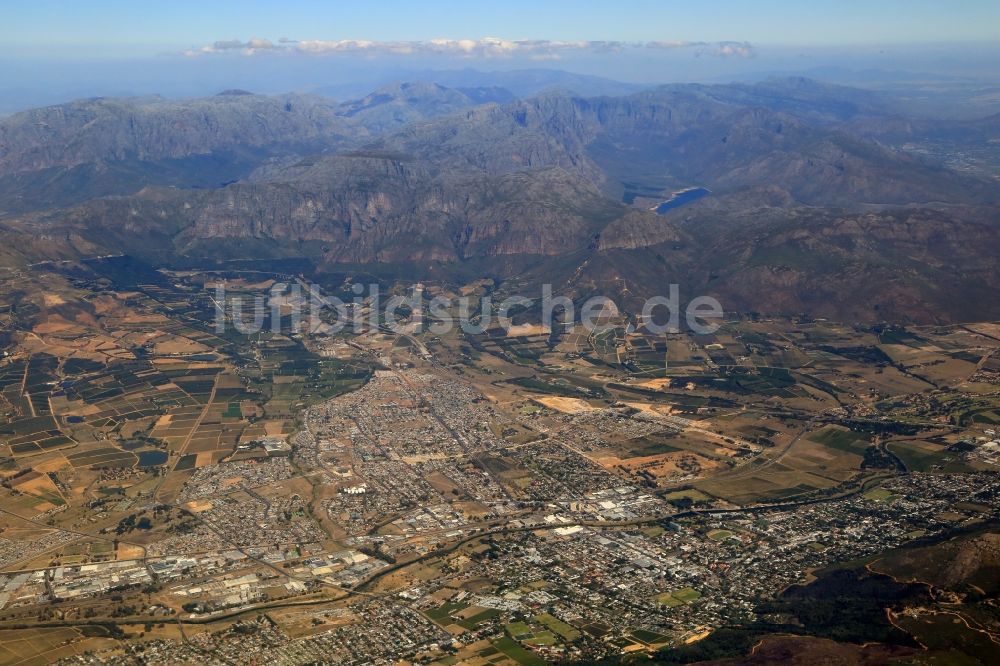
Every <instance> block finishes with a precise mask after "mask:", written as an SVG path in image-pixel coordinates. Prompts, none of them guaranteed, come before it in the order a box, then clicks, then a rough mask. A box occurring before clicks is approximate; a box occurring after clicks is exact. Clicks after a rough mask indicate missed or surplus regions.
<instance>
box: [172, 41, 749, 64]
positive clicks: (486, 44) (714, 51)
mask: <svg viewBox="0 0 1000 666" xmlns="http://www.w3.org/2000/svg"><path fill="white" fill-rule="evenodd" d="M639 49H653V50H673V49H692V50H693V52H694V53H695V55H713V56H720V57H741V58H746V57H750V56H752V55H753V46H752V45H751V44H750V43H749V42H689V41H681V40H674V41H669V40H664V41H651V42H645V43H643V42H621V41H559V40H550V39H501V38H499V37H483V38H480V39H443V38H442V39H429V40H420V41H377V40H370V39H336V40H329V39H304V40H294V39H289V38H287V37H282V38H280V39H279V40H278V41H277V43H275V42H272V41H270V40H268V39H261V38H257V37H255V38H252V39H250V40H248V41H246V42H243V41H240V40H238V39H232V40H223V41H218V42H215V43H214V44H212V45H210V46H203V47H201V48H194V49H190V50H188V51H185V52H184V55H187V56H203V55H211V54H218V53H234V52H235V53H242V54H244V55H256V54H259V53H306V54H314V55H322V54H338V53H350V54H361V55H369V56H374V55H382V54H387V55H414V54H443V55H453V56H457V57H462V58H505V57H512V56H526V57H529V58H531V59H534V60H553V59H558V58H559V57H561V56H562V55H563V54H567V53H620V52H622V51H626V50H639Z"/></svg>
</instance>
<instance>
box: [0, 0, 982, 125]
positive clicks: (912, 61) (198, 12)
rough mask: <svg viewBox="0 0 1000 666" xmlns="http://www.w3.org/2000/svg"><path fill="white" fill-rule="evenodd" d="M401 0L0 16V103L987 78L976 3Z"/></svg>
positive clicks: (42, 7) (32, 8)
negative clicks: (423, 78) (422, 0)
mask: <svg viewBox="0 0 1000 666" xmlns="http://www.w3.org/2000/svg"><path fill="white" fill-rule="evenodd" d="M406 9H407V8H406V6H405V3H400V2H387V3H381V4H380V5H379V8H378V10H377V11H376V10H375V9H373V8H371V7H368V8H362V7H359V6H355V5H352V4H349V3H339V2H337V3H314V2H306V1H301V0H300V1H296V2H291V3H285V4H284V5H283V6H282V7H281V8H278V7H276V6H274V5H270V4H268V3H262V2H250V3H235V2H219V3H212V4H211V5H206V4H205V3H194V2H186V1H184V2H178V3H173V4H172V5H171V6H170V8H159V7H149V8H147V7H142V8H138V7H135V6H131V5H129V4H127V3H124V2H118V1H107V2H97V3H89V4H87V5H86V6H84V5H79V6H78V5H75V4H72V3H66V2H58V1H49V2H38V3H33V4H31V5H27V6H24V7H19V8H18V11H17V12H16V13H14V15H12V16H9V17H7V19H6V20H5V21H4V23H3V25H2V26H0V100H2V101H0V113H11V112H14V111H17V110H21V109H24V108H29V107H32V106H37V105H42V104H51V103H58V102H62V101H67V100H70V99H74V98H79V97H90V96H131V95H145V94H153V93H156V94H163V95H166V96H169V97H183V96H201V95H209V94H213V93H214V92H218V91H219V90H223V89H227V88H234V87H240V88H246V89H249V90H252V91H254V92H260V93H278V92H288V91H302V92H309V91H314V92H322V93H326V94H333V95H334V96H338V97H339V96H342V95H343V96H351V95H360V94H363V93H364V92H366V91H367V90H369V89H371V88H373V87H375V86H377V85H381V84H383V83H386V82H389V81H394V80H401V79H406V78H413V77H414V76H416V75H418V74H420V73H422V72H423V73H426V72H431V71H441V70H462V69H474V70H479V71H487V72H488V71H508V70H518V69H529V68H530V69H535V68H547V69H558V70H564V71H567V72H572V73H575V74H584V75H595V76H601V77H606V78H610V79H614V80H618V81H625V82H629V83H637V84H644V85H650V84H662V83H672V82H693V81H697V82H729V81H733V80H754V79H760V78H764V77H766V76H768V75H771V74H776V73H777V74H789V73H802V74H806V75H815V74H817V73H818V74H819V78H825V79H828V80H838V81H842V82H847V83H852V84H859V83H861V84H864V83H870V82H872V81H876V82H880V83H885V82H899V81H900V80H910V81H912V80H917V79H919V80H923V81H928V80H932V81H936V82H940V81H951V80H956V79H957V80H961V81H964V82H966V83H975V84H985V85H991V84H996V83H997V82H998V79H1000V74H998V72H997V70H996V67H995V65H994V63H995V62H996V61H997V58H998V56H1000V48H998V46H997V38H998V37H1000V27H998V26H1000V7H998V6H997V5H996V3H990V2H979V1H967V2H961V3H958V5H957V6H955V5H952V6H949V7H947V8H945V7H943V6H941V5H939V4H937V3H930V2H896V1H893V2H886V3H879V6H877V7H873V6H871V5H869V4H865V3H860V2H847V3H821V4H817V5H815V6H808V7H806V6H801V5H800V4H799V3H794V2H787V1H785V0H771V1H769V2H764V3H755V4H753V5H751V4H749V3H739V2H721V3H712V4H711V5H708V4H697V5H690V4H688V3H678V2H656V3H654V2H646V1H642V0H632V1H630V2H625V3H616V4H615V5H614V6H613V7H612V6H610V5H607V6H605V5H602V4H599V3H568V2H563V1H558V2H550V3H545V4H544V5H543V6H541V7H538V6H535V5H533V4H531V3H528V2H523V1H520V0H518V1H515V2H509V3H505V4H504V6H503V7H502V8H491V7H488V6H477V7H475V8H470V7H469V6H468V5H467V4H463V3H457V2H450V1H445V2H433V3H428V4H426V5H423V6H422V7H421V11H420V12H417V13H414V12H411V11H406ZM778 15H780V16H781V17H782V20H781V21H776V20H774V17H775V16H778ZM620 17H626V19H628V20H625V21H621V20H616V19H620ZM629 17H632V18H629Z"/></svg>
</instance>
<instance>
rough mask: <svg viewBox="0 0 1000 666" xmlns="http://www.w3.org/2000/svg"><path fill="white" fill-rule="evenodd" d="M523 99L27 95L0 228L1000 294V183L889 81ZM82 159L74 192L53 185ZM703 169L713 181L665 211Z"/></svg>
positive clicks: (851, 288) (328, 266)
mask: <svg viewBox="0 0 1000 666" xmlns="http://www.w3.org/2000/svg"><path fill="white" fill-rule="evenodd" d="M508 97H509V93H506V92H505V91H502V90H498V89H479V90H464V91H460V90H454V89H449V88H445V87H442V86H440V85H436V84H400V85H394V86H389V87H387V88H384V89H381V90H379V91H376V92H374V93H372V94H370V95H368V96H366V97H365V98H362V99H359V100H355V101H351V102H345V103H341V104H336V103H333V102H330V101H328V100H323V99H319V98H310V97H300V96H285V97H274V98H272V97H259V96H254V95H247V94H241V93H239V92H238V91H233V92H230V93H228V94H225V95H221V96H218V97H216V98H212V99H209V100H196V101H192V102H168V101H165V100H160V99H154V100H129V101H115V100H92V101H88V102H81V103H78V104H75V105H66V106H64V107H53V108H49V109H43V110H37V111H32V112H27V113H26V114H19V115H18V116H15V117H13V118H11V119H7V120H6V121H3V122H2V123H0V137H2V138H3V139H2V142H0V144H2V148H0V210H8V211H11V212H10V213H8V214H6V215H4V216H3V217H2V218H0V228H2V229H3V230H4V231H3V232H2V233H3V235H4V236H5V237H7V238H11V239H13V238H20V239H26V238H31V239H32V242H31V243H26V244H24V245H22V246H21V247H22V248H23V249H20V250H17V251H9V250H8V251H7V255H6V258H5V259H4V261H5V262H8V263H12V264H13V263H17V262H20V263H25V262H29V261H32V260H38V259H49V258H64V257H72V256H79V255H87V254H93V253H100V252H127V253H131V254H136V255H138V256H144V257H147V258H149V259H150V260H153V261H155V262H162V263H171V262H176V261H178V260H180V261H182V262H190V261H211V260H215V259H226V258H247V257H259V258H268V257H276V256H306V257H309V258H310V259H311V260H312V261H313V262H315V264H316V265H317V266H318V268H319V270H335V269H336V268H337V267H338V266H343V265H358V264H368V265H371V266H373V267H375V268H376V269H377V266H379V265H389V264H392V265H409V266H411V267H412V272H413V276H414V277H419V274H420V272H421V271H425V270H431V269H430V266H431V265H432V264H433V266H434V268H433V270H434V271H435V275H437V276H439V277H444V278H447V276H448V275H449V274H453V275H458V274H463V275H464V274H467V273H468V271H469V270H476V271H481V272H485V273H489V274H493V275H496V276H497V277H500V278H504V277H506V276H509V275H513V274H517V275H522V276H530V277H531V278H532V279H534V280H537V281H557V282H558V281H560V280H562V281H563V282H565V285H564V286H566V287H567V288H568V289H571V290H576V291H578V292H580V293H584V292H587V291H590V290H595V289H599V290H623V292H624V293H626V294H627V295H628V297H631V298H639V297H642V296H644V295H650V294H652V293H658V290H659V289H660V287H661V286H662V284H664V283H665V282H670V281H675V282H683V283H684V284H686V285H688V287H689V288H690V289H696V290H699V292H708V293H714V294H717V295H719V296H720V298H723V299H725V300H724V302H726V303H727V306H729V307H731V308H732V309H740V310H758V311H762V312H782V313H789V312H791V313H795V312H807V313H814V314H822V315H824V316H839V317H841V318H856V319H859V320H880V319H886V318H892V319H895V318H899V319H917V320H921V321H938V320H948V319H955V318H964V317H967V316H968V315H970V314H971V312H972V309H973V308H974V307H979V308H981V307H982V304H983V301H984V299H985V301H986V306H987V307H988V308H989V307H1000V304H997V305H996V306H995V305H994V304H993V303H992V302H991V301H992V300H993V299H990V298H989V294H990V293H993V292H992V291H991V290H995V289H996V287H997V286H1000V280H998V270H997V268H996V267H995V266H994V264H995V262H994V261H993V260H992V257H993V256H995V254H996V250H997V249H1000V245H998V237H1000V236H998V230H997V225H996V224H995V219H996V215H995V213H996V210H997V209H996V205H997V199H998V191H997V187H996V181H995V180H994V181H991V180H989V179H988V178H984V177H982V175H978V174H970V173H962V172H958V171H955V170H953V169H950V168H948V167H947V166H946V165H944V164H943V163H941V162H940V161H935V160H933V159H930V158H927V157H920V156H915V155H913V154H911V153H910V152H907V151H905V150H901V149H900V148H899V146H898V145H894V144H893V143H891V142H889V141H882V140H879V139H877V137H875V136H873V132H872V128H873V127H875V125H876V124H877V123H882V124H883V126H884V127H900V126H901V125H902V124H904V123H905V122H907V121H906V120H905V119H901V117H900V116H899V115H898V113H897V111H896V110H895V109H894V108H893V107H892V106H891V104H889V103H887V102H886V101H885V100H883V99H882V98H881V97H879V96H876V95H874V94H870V93H865V92H864V91H852V90H850V89H846V90H845V89H841V88H837V87H830V86H823V85H820V84H815V83H813V82H808V81H802V80H790V81H784V80H782V81H769V82H765V83H763V84H760V85H758V86H666V87H663V88H660V89H656V90H651V91H645V92H639V93H635V94H631V95H628V96H624V97H597V98H589V99H586V98H579V97H574V96H571V95H567V94H559V93H550V94H543V95H540V96H538V97H533V98H529V99H524V100H514V101H505V100H506V99H507V98H508ZM483 100H487V102H486V103H484V104H480V103H479V102H482V101H483ZM498 101H502V102H503V103H498ZM920 122H922V123H926V122H927V121H925V120H922V121H920ZM994 124H995V123H993V122H992V121H991V119H983V120H982V121H979V122H978V123H973V124H970V125H971V126H973V127H974V131H972V134H971V136H978V137H981V136H983V135H989V133H990V132H991V131H992V129H991V128H992V127H993V126H994ZM859 128H864V129H859ZM916 128H917V124H913V125H912V127H911V130H910V131H911V132H918V131H920V132H921V133H922V134H921V135H922V136H926V135H927V131H928V130H918V129H916ZM938 131H945V128H938ZM967 131H970V130H967ZM197 161H202V162H207V163H209V165H210V166H206V167H205V168H204V170H203V171H204V173H202V172H200V171H199V170H198V169H197V168H194V167H193V166H192V165H193V164H195V163H196V162H197ZM167 165H169V166H167ZM226 172H228V173H230V174H235V175H236V178H233V179H232V180H234V181H235V182H229V183H226V182H217V183H212V182H206V183H203V182H192V181H196V180H198V179H202V180H204V181H211V178H212V177H213V176H214V177H219V176H221V175H223V174H224V173H226ZM177 173H183V174H184V177H185V178H187V182H185V181H184V178H181V177H179V176H177ZM101 174H104V176H102V175H101ZM102 178H103V179H102ZM67 179H70V180H72V181H73V182H74V183H76V184H77V187H76V188H75V189H72V188H70V189H71V191H72V196H70V197H69V200H66V201H54V200H55V199H58V197H55V196H52V197H50V198H48V199H47V198H46V197H47V196H49V195H48V194H47V193H48V192H49V191H50V190H52V189H56V190H59V191H60V192H63V193H65V192H66V188H64V187H62V185H63V184H64V182H65V181H66V180H67ZM164 186H166V187H164ZM686 187H702V188H706V189H708V190H710V191H711V194H710V195H709V196H708V197H706V198H704V199H702V200H700V201H699V202H697V203H694V204H688V205H687V206H684V207H681V208H677V209H675V210H672V211H670V212H669V213H667V214H665V215H658V214H656V213H654V212H651V211H650V210H649V208H650V207H651V204H655V203H656V202H657V201H662V200H665V199H668V198H669V197H670V193H671V192H672V191H675V190H678V189H683V188H686ZM116 188H117V189H116ZM125 188H130V189H125ZM107 190H110V192H109V191H107ZM94 192H97V193H100V194H109V193H111V194H117V195H126V196H110V197H109V196H99V197H95V196H90V195H91V194H93V193H94ZM33 198H34V200H35V201H34V204H32V199H33ZM39 201H53V203H52V205H51V206H50V207H49V210H40V208H41V206H39V205H37V203H39ZM43 239H44V240H43ZM997 314H998V316H1000V313H997Z"/></svg>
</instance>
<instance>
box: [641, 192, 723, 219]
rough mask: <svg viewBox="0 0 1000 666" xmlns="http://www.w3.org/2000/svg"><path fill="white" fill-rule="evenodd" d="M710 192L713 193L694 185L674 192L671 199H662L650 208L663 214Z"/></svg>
mask: <svg viewBox="0 0 1000 666" xmlns="http://www.w3.org/2000/svg"><path fill="white" fill-rule="evenodd" d="M709 194H711V191H709V190H707V189H705V188H704V187H692V188H690V189H687V190H681V191H680V192H674V193H673V194H672V195H671V196H670V198H669V199H667V200H666V201H661V202H660V203H658V204H656V205H655V206H653V207H652V208H651V209H650V210H654V211H656V213H657V214H659V215H663V214H664V213H666V212H667V211H671V210H673V209H674V208H680V207H681V206H683V205H685V204H689V203H691V202H692V201H697V200H698V199H701V198H702V197H705V196H708V195H709Z"/></svg>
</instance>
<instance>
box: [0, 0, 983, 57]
mask: <svg viewBox="0 0 1000 666" xmlns="http://www.w3.org/2000/svg"><path fill="white" fill-rule="evenodd" d="M3 5H4V9H3V12H2V14H3V20H2V21H0V49H2V51H0V53H3V54H5V55H22V56H31V57H54V58H58V57H72V56H79V55H80V52H79V49H80V48H87V49H88V54H89V55H90V56H102V57H137V56H143V55H145V56H152V55H155V54H158V53H161V52H163V51H169V50H171V49H184V48H190V47H199V46H203V45H206V44H211V43H213V42H215V41H217V40H228V39H243V40H245V39H249V38H251V37H261V38H267V39H271V40H277V39H278V38H280V37H286V38H289V39H294V40H303V39H313V40H340V39H368V40H386V41H388V40H408V41H409V40H427V39H432V38H438V37H446V38H452V39H466V38H472V39H474V38H481V37H488V36H492V37H500V38H506V39H548V40H622V41H651V40H685V41H741V42H743V41H745V42H751V43H754V44H761V45H782V44H797V45H813V46H816V45H853V44H889V45H892V44H901V43H928V42H953V43H954V42H988V41H996V40H1000V2H997V0H957V1H953V2H948V3H945V2H941V1H938V2H928V1H925V0H910V1H903V0H879V1H871V0H869V1H868V2H858V1H855V0H841V1H840V2H829V1H821V2H810V1H808V0H763V1H761V0H758V1H749V0H747V1H736V0H724V1H715V2H710V1H699V2H696V1H692V0H688V1H685V2H679V1H676V0H673V1H671V0H660V1H655V0H632V1H629V0H616V1H610V0H606V1H604V2H596V1H588V0H577V1H575V2H569V1H567V0H550V1H548V2H545V1H544V0H534V1H532V2H528V1H525V0H503V1H502V2H473V1H471V0H466V1H465V2H453V1H450V0H448V1H445V0H439V1H433V0H427V1H423V2H402V1H401V0H386V1H383V2H361V1H360V0H355V1H353V2H316V1H306V0H292V1H286V2H261V1H259V0H258V1H252V0H251V1H247V0H243V1H241V2H236V1H233V0H218V1H212V0H198V1H192V0H174V1H172V2H169V3H166V2H163V3H156V2H148V3H147V2H136V1H135V0H132V1H129V2H126V1H123V0H103V1H102V0H92V1H90V2H79V1H77V2H66V1H65V0H64V1H56V0H34V1H33V2H13V1H11V0H5V1H4V2H3Z"/></svg>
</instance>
